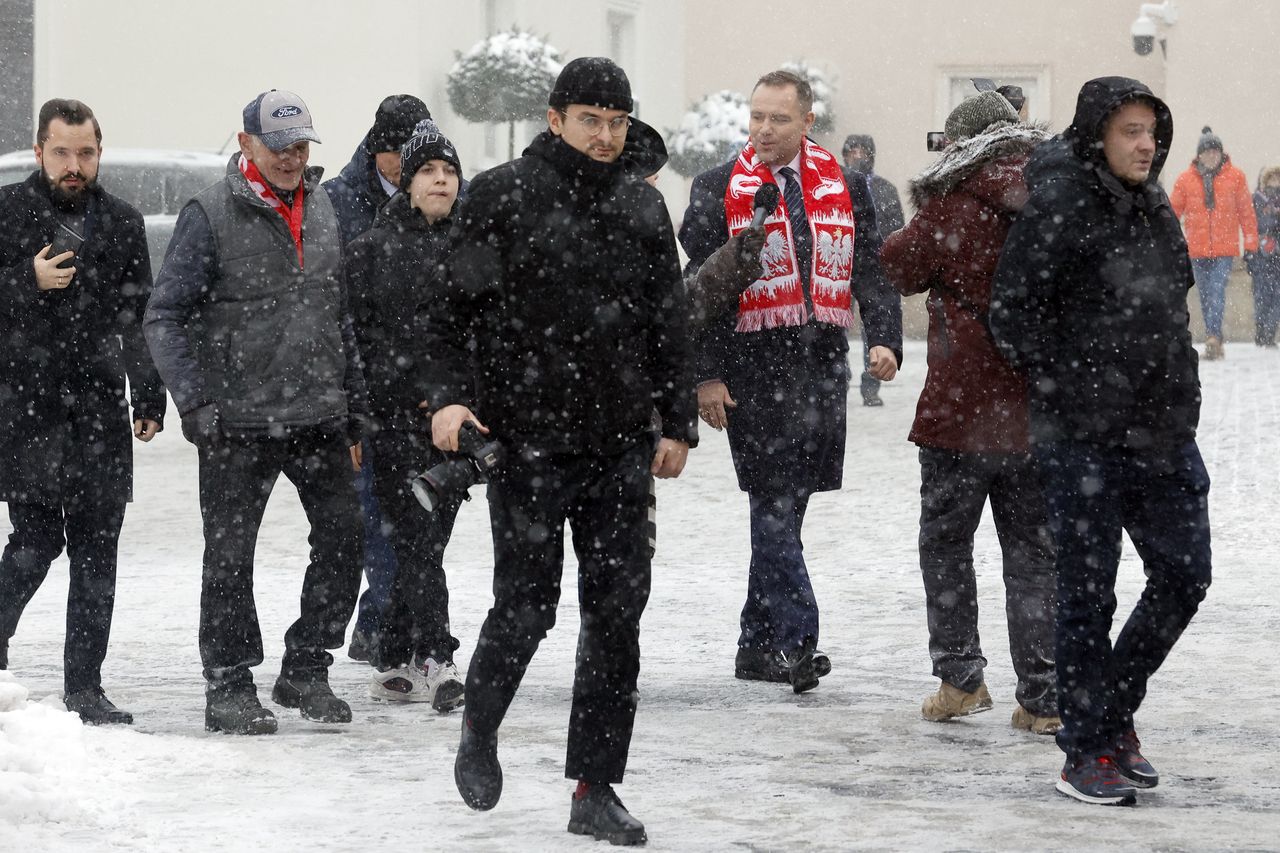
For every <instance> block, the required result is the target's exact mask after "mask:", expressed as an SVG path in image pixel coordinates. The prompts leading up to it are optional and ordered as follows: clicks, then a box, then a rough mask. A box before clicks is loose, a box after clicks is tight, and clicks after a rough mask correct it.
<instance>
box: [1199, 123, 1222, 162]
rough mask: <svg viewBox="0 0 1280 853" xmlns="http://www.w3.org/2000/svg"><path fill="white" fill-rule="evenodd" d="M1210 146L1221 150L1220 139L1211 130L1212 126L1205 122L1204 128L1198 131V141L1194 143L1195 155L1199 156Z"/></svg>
mask: <svg viewBox="0 0 1280 853" xmlns="http://www.w3.org/2000/svg"><path fill="white" fill-rule="evenodd" d="M1211 148H1216V149H1218V151H1219V152H1221V151H1222V139H1221V138H1220V137H1219V136H1218V134H1216V133H1214V132H1213V128H1211V127H1209V125H1207V124H1206V125H1205V126H1204V130H1202V131H1200V141H1199V142H1197V143H1196V156H1197V157H1199V156H1200V155H1201V154H1203V153H1204V152H1206V151H1208V150H1209V149H1211Z"/></svg>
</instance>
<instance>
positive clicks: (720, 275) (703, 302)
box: [689, 226, 765, 324]
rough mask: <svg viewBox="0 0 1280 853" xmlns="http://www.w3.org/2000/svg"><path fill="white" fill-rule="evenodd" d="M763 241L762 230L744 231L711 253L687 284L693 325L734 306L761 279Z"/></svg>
mask: <svg viewBox="0 0 1280 853" xmlns="http://www.w3.org/2000/svg"><path fill="white" fill-rule="evenodd" d="M764 238H765V231H764V228H763V227H760V226H757V227H755V228H747V229H745V230H743V231H739V232H738V233H737V234H735V235H734V236H732V237H730V238H729V240H728V242H726V243H725V244H724V245H723V246H721V247H720V248H719V249H716V250H715V251H714V252H712V253H711V256H710V257H709V258H707V260H706V262H705V263H703V265H702V266H701V267H700V268H699V269H698V272H697V274H696V275H695V276H694V277H693V280H692V281H691V282H690V283H689V304H690V307H691V308H692V312H693V321H694V323H698V324H701V323H703V322H705V321H706V319H707V318H708V317H710V316H714V315H716V314H719V313H720V312H721V311H724V310H725V309H726V308H728V307H729V306H731V305H736V304H737V302H738V297H739V295H741V293H742V291H744V290H746V289H747V288H748V287H750V286H751V285H752V284H753V283H754V282H756V281H757V280H759V278H760V277H761V276H762V275H764V265H763V264H761V263H760V252H761V250H762V249H764Z"/></svg>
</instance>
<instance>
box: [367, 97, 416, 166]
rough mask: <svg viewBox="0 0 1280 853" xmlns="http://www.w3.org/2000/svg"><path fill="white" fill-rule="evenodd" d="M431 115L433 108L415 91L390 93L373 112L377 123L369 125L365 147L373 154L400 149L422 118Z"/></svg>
mask: <svg viewBox="0 0 1280 853" xmlns="http://www.w3.org/2000/svg"><path fill="white" fill-rule="evenodd" d="M428 118H431V110H429V109H427V105H426V104H424V103H422V101H421V100H419V99H418V98H415V97H414V96H413V95H388V96H387V97H385V98H383V99H382V103H380V104H378V111H377V112H376V113H374V114H373V127H371V128H369V135H368V137H367V138H366V142H365V149H366V150H367V151H368V152H369V153H370V154H381V153H382V152H384V151H399V150H400V146H402V145H404V144H405V143H406V142H408V141H409V137H410V136H413V129H414V127H415V126H417V124H418V122H420V121H422V120H423V119H428Z"/></svg>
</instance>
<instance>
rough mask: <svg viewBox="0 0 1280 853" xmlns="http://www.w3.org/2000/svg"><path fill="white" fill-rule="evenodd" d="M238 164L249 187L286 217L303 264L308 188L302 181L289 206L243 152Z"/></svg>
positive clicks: (300, 261) (269, 205)
mask: <svg viewBox="0 0 1280 853" xmlns="http://www.w3.org/2000/svg"><path fill="white" fill-rule="evenodd" d="M238 165H239V166H240V174H242V175H244V177H245V180H247V181H248V182H249V188H250V189H252V190H253V191H254V192H255V193H257V195H258V198H260V199H262V200H263V201H264V202H266V203H267V206H268V207H270V208H271V209H272V210H274V211H275V212H276V213H278V214H280V215H281V216H282V217H284V222H285V225H286V226H287V227H288V229H289V233H290V234H291V235H293V245H294V246H295V247H296V248H297V250H298V266H302V203H303V197H304V196H305V195H306V190H305V189H304V188H303V185H302V183H301V182H299V184H298V188H297V189H296V190H295V191H294V193H293V206H292V207H291V206H289V205H287V204H285V203H284V202H283V201H281V200H280V197H279V196H277V195H276V194H275V193H274V192H272V191H271V187H270V186H269V185H268V184H267V181H266V179H265V178H263V177H262V173H261V172H259V171H258V167H257V166H255V165H253V161H252V160H250V159H249V158H248V157H246V156H244V155H243V154H241V155H240V160H239V163H238Z"/></svg>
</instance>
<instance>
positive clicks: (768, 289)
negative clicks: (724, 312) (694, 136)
mask: <svg viewBox="0 0 1280 853" xmlns="http://www.w3.org/2000/svg"><path fill="white" fill-rule="evenodd" d="M800 173H801V174H800V186H801V187H802V189H803V191H804V207H805V214H806V216H807V217H808V219H809V228H810V230H811V231H812V233H813V269H812V270H811V271H810V275H809V292H810V294H811V297H812V299H813V316H814V319H815V320H817V321H818V322H821V323H830V324H832V325H835V326H841V327H843V328H846V329H847V328H849V327H850V326H851V325H853V311H852V305H853V300H852V294H851V293H850V290H849V279H850V277H851V275H852V273H853V239H854V219H853V204H852V203H851V202H850V201H849V189H848V187H847V186H845V182H844V173H843V172H842V171H841V170H840V165H839V163H838V162H837V161H836V158H835V157H834V156H833V155H832V154H831V152H829V151H827V150H826V149H824V148H822V147H821V146H819V145H817V144H815V143H814V142H812V141H811V140H809V139H808V138H807V137H806V138H805V140H804V147H803V148H802V149H801V152H800ZM766 183H768V184H776V183H777V181H775V180H774V178H773V171H772V170H771V169H770V168H769V166H767V165H766V164H764V163H762V162H761V161H760V159H759V158H758V157H757V156H756V150H755V146H754V145H752V144H748V145H747V147H746V148H745V149H743V151H742V153H741V154H739V155H738V160H737V162H736V163H734V167H733V173H732V174H731V175H730V176H729V187H728V189H727V190H726V191H725V196H724V212H725V219H726V221H727V223H728V226H729V236H731V237H732V236H733V235H734V234H737V233H738V232H740V231H742V230H743V229H745V228H746V227H747V226H748V225H750V224H751V215H752V213H753V212H754V211H753V210H752V202H753V201H754V199H755V194H756V190H758V189H759V188H760V186H761V185H762V184H766ZM778 189H779V190H781V189H782V188H781V187H779V188H778ZM764 228H765V243H764V251H762V252H761V253H760V262H761V263H762V264H763V265H764V276H763V277H762V278H761V279H759V280H758V281H756V282H755V283H754V284H752V285H751V286H750V287H748V288H747V289H746V290H744V291H743V292H742V295H741V296H740V297H739V298H738V324H737V327H736V328H737V331H739V332H758V331H760V330H761V329H772V328H775V327H777V326H802V325H804V323H805V322H806V321H807V320H808V318H809V317H808V311H807V310H806V308H805V302H804V283H803V281H802V280H801V276H800V265H799V262H798V261H797V259H796V250H795V242H794V241H793V239H792V235H791V219H790V217H788V216H787V209H786V201H785V199H783V198H782V193H781V192H779V198H778V206H777V207H776V208H775V209H774V211H773V213H772V214H771V215H770V216H769V218H768V219H766V220H765V222H764Z"/></svg>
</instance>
